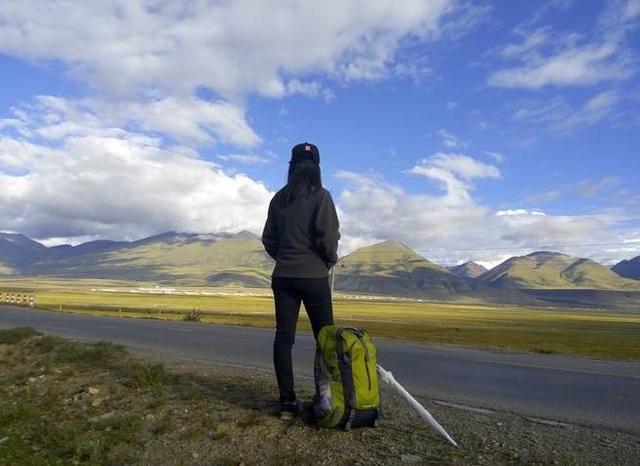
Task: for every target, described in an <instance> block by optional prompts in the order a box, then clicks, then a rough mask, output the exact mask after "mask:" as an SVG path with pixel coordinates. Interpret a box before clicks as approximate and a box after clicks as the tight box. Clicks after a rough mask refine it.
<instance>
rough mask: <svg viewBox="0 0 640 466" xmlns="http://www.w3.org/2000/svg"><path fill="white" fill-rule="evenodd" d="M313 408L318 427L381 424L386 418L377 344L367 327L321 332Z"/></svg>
mask: <svg viewBox="0 0 640 466" xmlns="http://www.w3.org/2000/svg"><path fill="white" fill-rule="evenodd" d="M314 369H315V370H314V375H315V382H316V395H315V397H314V400H313V411H314V414H315V420H316V426H318V427H325V428H343V429H345V430H349V429H350V428H352V427H364V426H377V425H378V423H379V420H380V418H381V417H382V410H381V407H380V390H379V388H378V372H377V368H376V347H375V346H374V345H373V343H372V342H371V338H369V334H368V333H367V331H366V330H362V329H355V328H340V327H336V326H335V325H327V326H325V327H322V329H321V330H320V333H319V334H318V346H317V349H316V356H315V364H314Z"/></svg>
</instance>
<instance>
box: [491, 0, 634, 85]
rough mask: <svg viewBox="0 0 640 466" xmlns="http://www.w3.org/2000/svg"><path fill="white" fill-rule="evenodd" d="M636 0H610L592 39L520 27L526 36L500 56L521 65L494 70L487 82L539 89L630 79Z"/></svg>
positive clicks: (632, 68)
mask: <svg viewBox="0 0 640 466" xmlns="http://www.w3.org/2000/svg"><path fill="white" fill-rule="evenodd" d="M637 1H638V0H629V1H626V2H622V1H612V2H608V3H607V7H606V8H605V11H604V12H603V13H602V14H601V15H600V18H599V21H598V24H597V26H596V28H595V29H594V30H593V31H592V32H591V33H590V34H589V35H588V39H586V38H585V36H582V35H580V34H576V33H573V32H565V33H556V34H554V33H553V32H552V31H551V30H550V28H548V27H545V28H538V29H535V30H528V29H527V28H524V29H522V28H516V30H515V32H516V33H517V34H519V35H521V36H522V37H523V40H522V41H521V42H518V43H513V44H508V45H506V46H504V48H503V49H502V50H501V51H500V55H501V56H502V57H503V58H504V59H507V60H515V61H517V62H519V64H518V65H516V66H512V67H508V68H505V69H500V70H497V71H494V72H492V73H491V74H490V75H489V77H488V78H487V84H488V85H489V86H494V87H503V88H524V89H540V88H544V87H548V86H555V87H563V86H590V85H594V84H598V83H602V82H610V81H619V80H623V79H626V78H628V77H629V76H631V75H632V74H633V72H634V67H633V61H634V60H633V58H632V57H633V55H634V54H635V49H634V48H633V47H630V46H629V45H628V44H627V35H628V34H627V33H628V32H629V31H631V30H632V29H633V28H634V27H635V26H636V24H635V21H634V20H635V16H636V15H637V12H636V9H637V8H639V7H637V6H636V3H637Z"/></svg>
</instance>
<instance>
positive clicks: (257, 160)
mask: <svg viewBox="0 0 640 466" xmlns="http://www.w3.org/2000/svg"><path fill="white" fill-rule="evenodd" d="M218 158H219V159H220V160H224V161H232V162H240V163H242V164H245V165H257V164H263V163H269V161H270V159H269V158H267V157H264V156H262V155H258V154H224V155H219V156H218Z"/></svg>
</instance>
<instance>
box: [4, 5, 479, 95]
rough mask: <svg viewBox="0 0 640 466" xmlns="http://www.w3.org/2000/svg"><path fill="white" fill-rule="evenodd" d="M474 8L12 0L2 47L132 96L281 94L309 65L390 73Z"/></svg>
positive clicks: (361, 74) (371, 74)
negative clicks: (203, 90)
mask: <svg viewBox="0 0 640 466" xmlns="http://www.w3.org/2000/svg"><path fill="white" fill-rule="evenodd" d="M471 10H473V8H471V6H469V5H466V6H457V2H454V1H453V0H434V1H430V2H424V1H418V0H399V1H395V2H390V1H385V0H366V1H365V0H346V1H345V0H323V1H319V0H317V1H306V2H291V1H288V0H279V1H272V2H263V1H260V0H236V1H233V2H219V1H214V0H200V1H196V2H188V1H179V2H154V3H153V4H150V3H149V2H144V1H142V0H126V1H125V0H113V1H104V2H82V1H59V0H52V1H49V2H46V3H42V2H38V1H35V0H32V1H23V2H12V1H10V0H4V1H1V2H0V44H1V45H0V50H2V51H3V52H4V53H7V54H11V55H15V56H18V57H23V58H27V59H31V60H44V61H49V60H60V61H62V62H64V63H65V64H66V65H67V66H68V67H69V68H70V70H71V72H72V73H73V74H74V75H76V76H79V77H82V78H83V79H88V80H89V81H90V82H92V83H99V84H100V85H101V86H102V87H105V88H109V89H111V90H115V91H117V92H120V93H124V94H129V93H131V92H136V93H142V94H147V95H148V94H149V93H151V95H156V96H157V91H162V92H164V93H167V92H168V93H169V94H171V95H176V94H177V95H190V94H191V93H192V92H193V90H194V89H197V88H198V87H200V86H205V87H208V88H210V89H213V90H215V91H216V92H218V93H219V94H221V95H222V96H225V97H226V98H229V99H234V98H235V97H237V96H241V95H243V94H247V93H251V92H257V93H259V94H262V95H266V96H276V97H277V96H282V95H285V94H286V93H287V89H289V90H291V89H292V88H295V87H299V85H298V84H288V81H289V78H293V79H296V78H300V77H303V76H304V75H307V74H314V73H323V74H332V75H335V76H336V77H338V78H340V79H347V80H350V79H378V78H379V77H381V76H384V75H385V74H386V73H387V71H388V69H389V67H390V66H393V65H394V64H395V63H394V54H395V51H396V50H397V48H398V46H399V43H400V41H401V40H402V39H403V38H405V37H406V36H408V35H411V36H413V37H415V38H418V39H420V40H429V39H436V38H439V37H440V36H441V35H442V34H443V33H445V32H447V31H448V30H449V29H450V28H451V27H452V26H451V24H452V23H453V22H454V21H455V20H456V19H457V18H459V17H466V16H468V13H469V12H470V11H471ZM470 24H471V23H470V22H469V21H466V22H464V23H460V24H458V25H457V26H456V27H457V30H456V31H455V32H459V30H460V29H464V28H466V27H470ZM293 82H294V83H295V81H293ZM303 91H304V92H308V90H304V89H303Z"/></svg>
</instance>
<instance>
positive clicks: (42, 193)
mask: <svg viewBox="0 0 640 466" xmlns="http://www.w3.org/2000/svg"><path fill="white" fill-rule="evenodd" d="M41 100H42V102H46V105H45V104H42V105H39V106H37V107H35V108H33V109H32V110H34V111H36V112H37V110H38V109H41V110H43V112H42V113H40V112H38V113H37V115H32V114H29V113H28V112H24V111H23V112H21V113H20V118H18V119H17V120H18V123H17V124H16V123H15V122H14V127H17V128H18V132H19V134H18V135H10V134H4V135H2V136H1V137H0V185H1V186H2V190H1V191H0V224H2V225H3V228H7V229H10V230H13V231H19V232H22V233H24V234H26V235H28V236H31V237H35V238H39V239H47V238H49V239H51V238H65V239H67V240H69V239H71V240H72V241H73V239H74V238H95V237H106V238H111V239H132V238H139V237H142V236H146V235H149V234H153V233H158V232H161V231H167V230H177V231H188V232H211V231H238V230H241V229H249V230H251V231H254V232H256V233H259V232H261V229H262V226H263V222H264V218H265V216H266V209H267V205H268V202H269V200H270V198H271V196H272V193H271V192H270V191H269V190H268V189H267V188H266V187H265V186H264V185H263V184H262V183H260V182H257V181H255V180H253V179H251V178H249V177H247V176H245V175H243V174H234V175H231V174H229V173H226V172H225V171H224V170H223V169H222V168H221V167H220V166H218V165H217V164H215V163H213V162H210V161H206V160H202V159H199V158H198V156H197V153H195V152H194V151H193V150H191V149H188V148H186V147H184V146H166V145H164V144H163V143H162V141H161V139H159V138H155V137H150V136H148V135H145V134H141V133H138V132H135V131H131V130H125V129H122V128H119V127H113V126H110V125H109V124H108V123H107V122H104V121H101V120H100V119H99V118H97V117H96V116H95V115H94V114H92V113H90V112H84V111H78V112H77V113H75V114H73V119H65V118H68V117H69V115H70V114H71V113H73V112H74V111H76V110H77V109H76V108H75V107H74V106H71V108H68V106H67V104H68V103H67V102H66V101H64V100H63V99H41Z"/></svg>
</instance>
